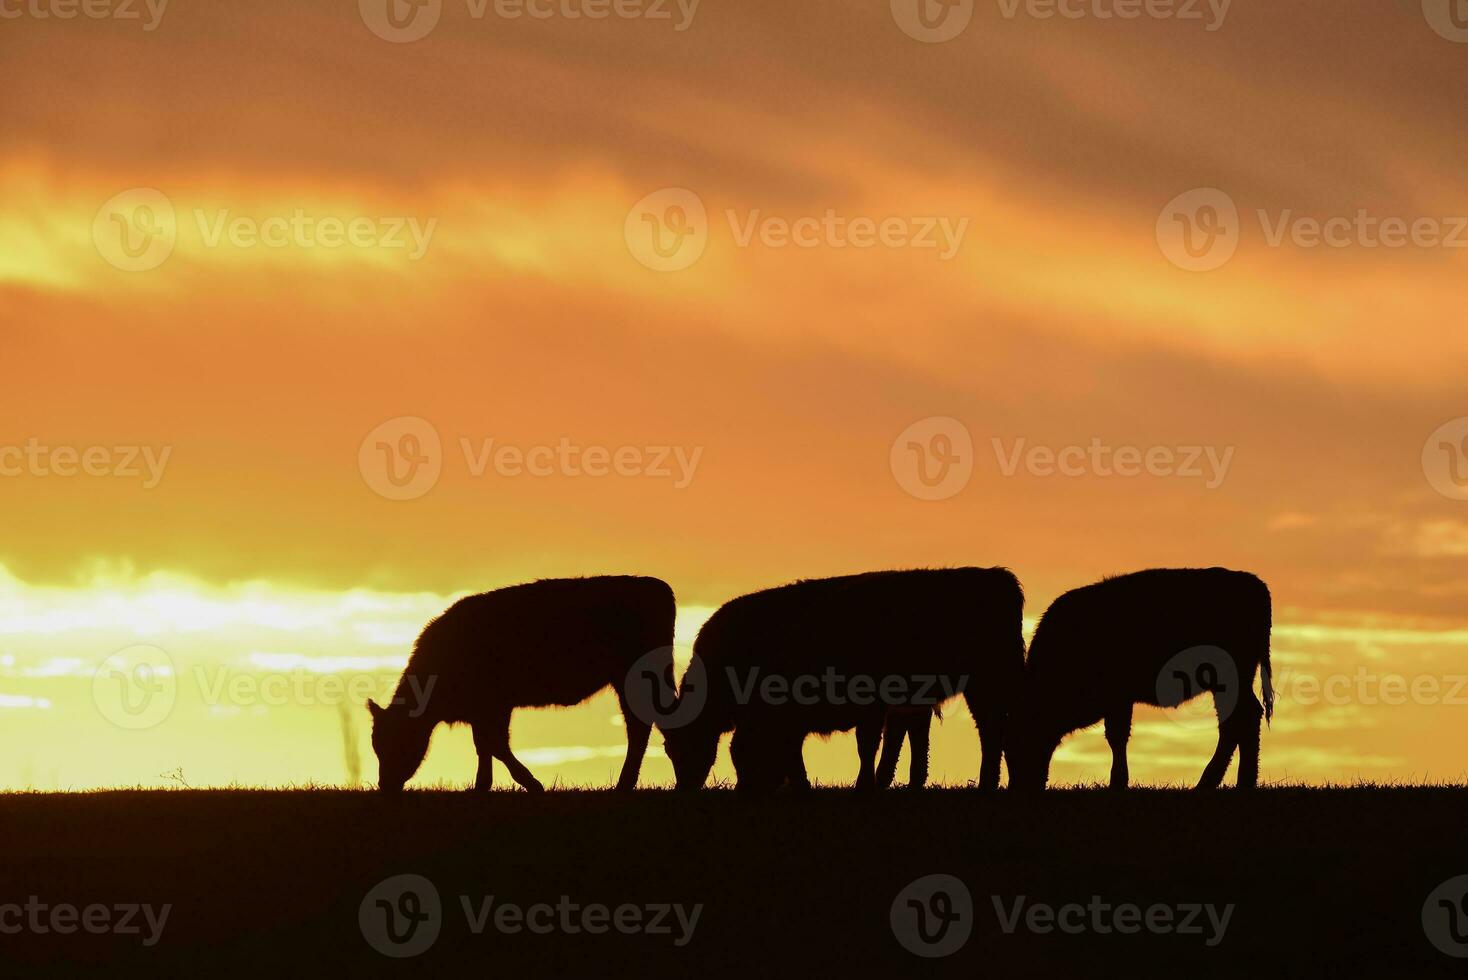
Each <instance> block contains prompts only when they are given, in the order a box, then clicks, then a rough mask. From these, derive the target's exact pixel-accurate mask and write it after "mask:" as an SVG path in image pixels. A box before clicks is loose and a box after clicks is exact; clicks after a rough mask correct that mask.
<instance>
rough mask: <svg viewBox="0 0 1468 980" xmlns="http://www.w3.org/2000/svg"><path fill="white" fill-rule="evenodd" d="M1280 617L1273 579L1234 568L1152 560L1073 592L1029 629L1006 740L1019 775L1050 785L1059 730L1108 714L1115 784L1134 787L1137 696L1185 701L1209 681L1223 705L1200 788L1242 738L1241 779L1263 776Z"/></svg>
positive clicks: (1025, 784)
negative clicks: (1272, 653)
mask: <svg viewBox="0 0 1468 980" xmlns="http://www.w3.org/2000/svg"><path fill="white" fill-rule="evenodd" d="M1270 622H1271V613H1270V599H1269V588H1268V587H1267V586H1266V585H1265V584H1264V583H1263V582H1262V581H1261V580H1260V579H1259V578H1257V577H1256V576H1254V575H1251V574H1249V573H1248V572H1236V571H1231V570H1229V569H1226V568H1154V569H1150V570H1148V571H1142V572H1134V573H1132V574H1130V575H1119V576H1116V577H1114V578H1108V579H1103V580H1102V581H1100V582H1097V583H1096V584H1094V585H1088V586H1085V587H1084V588H1080V589H1073V590H1072V591H1070V592H1067V593H1065V594H1064V595H1062V596H1061V597H1060V598H1058V599H1056V600H1055V602H1054V603H1052V604H1051V606H1050V608H1049V609H1047V610H1046V611H1045V615H1044V616H1042V617H1041V618H1040V623H1039V626H1038V627H1036V629H1035V636H1034V639H1033V640H1031V641H1030V653H1029V660H1028V663H1027V664H1026V669H1025V682H1024V689H1023V694H1022V695H1021V697H1020V700H1019V704H1018V705H1017V706H1016V710H1015V713H1014V717H1013V719H1012V720H1011V723H1010V726H1009V741H1008V742H1007V743H1006V744H1005V752H1004V754H1005V757H1006V758H1007V759H1008V760H1009V778H1010V785H1011V786H1013V787H1015V788H1017V789H1043V788H1044V786H1045V782H1046V780H1047V779H1048V776H1049V771H1050V759H1051V757H1052V756H1053V755H1054V754H1055V750H1056V748H1057V747H1058V746H1059V745H1060V742H1061V739H1063V738H1064V737H1065V736H1066V735H1068V734H1070V733H1071V732H1073V731H1076V730H1077V729H1080V728H1085V727H1087V726H1088V725H1094V724H1095V723H1096V722H1098V721H1104V722H1105V726H1106V741H1107V742H1108V743H1109V744H1110V746H1111V753H1112V761H1111V786H1112V788H1114V789H1121V788H1125V786H1126V785H1127V780H1128V773H1127V761H1126V746H1127V740H1128V739H1129V738H1130V737H1131V727H1132V706H1133V705H1134V704H1138V703H1140V704H1152V705H1158V706H1161V707H1167V708H1171V707H1176V706H1177V705H1179V704H1181V703H1183V702H1184V701H1187V700H1189V699H1190V698H1193V697H1196V696H1198V695H1200V694H1202V693H1203V692H1204V691H1208V692H1210V693H1212V694H1213V699H1214V705H1215V707H1216V708H1218V748H1217V751H1215V752H1214V753H1213V759H1212V761H1210V762H1209V763H1208V766H1207V768H1206V769H1204V771H1203V776H1202V778H1201V779H1200V780H1199V781H1198V788H1199V789H1211V788H1213V787H1215V786H1217V785H1218V784H1219V783H1220V782H1222V780H1223V774H1224V772H1225V771H1226V770H1227V769H1228V763H1229V760H1230V759H1231V758H1232V757H1233V753H1234V750H1235V749H1236V748H1237V749H1239V750H1240V751H1239V786H1240V787H1252V786H1254V785H1256V784H1257V783H1258V781H1259V720H1260V718H1261V717H1262V718H1265V719H1268V718H1271V717H1273V714H1274V688H1273V686H1272V681H1271V670H1270V664H1269V631H1270ZM1256 670H1260V671H1261V673H1262V687H1263V694H1264V704H1263V706H1262V707H1261V706H1260V704H1259V700H1258V699H1257V698H1256V697H1255V696H1254V672H1255V671H1256Z"/></svg>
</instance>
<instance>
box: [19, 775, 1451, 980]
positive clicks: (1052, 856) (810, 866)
mask: <svg viewBox="0 0 1468 980" xmlns="http://www.w3.org/2000/svg"><path fill="white" fill-rule="evenodd" d="M1465 815H1468V791H1464V790H1459V789H1432V788H1423V789H1416V788H1400V789H1364V788H1363V789H1343V790H1304V789H1269V790H1262V791H1260V792H1257V793H1255V794H1253V795H1240V794H1239V793H1237V792H1235V791H1232V790H1224V791H1220V792H1218V793H1215V794H1212V795H1198V794H1194V793H1190V792H1182V791H1172V790H1133V791H1131V792H1128V793H1125V794H1112V793H1108V792H1106V791H1103V790H1070V791H1051V792H1049V793H1046V794H1045V795H1043V796H1042V797H1039V798H1029V799H1022V798H1015V797H1012V796H1010V795H1008V794H1007V793H1003V792H1001V793H999V794H996V795H990V796H984V795H980V794H978V793H976V792H974V791H971V790H957V789H949V790H929V791H926V792H922V793H916V794H910V793H907V792H905V791H890V792H887V793H885V794H880V795H878V796H874V797H872V798H858V797H857V796H855V795H854V794H853V793H852V792H851V791H842V790H817V791H815V792H812V793H808V794H805V795H798V794H797V795H789V796H778V797H775V798H772V799H758V800H750V799H745V798H741V797H737V796H735V795H734V794H733V793H730V792H725V791H709V792H704V793H701V794H697V795H693V796H676V795H674V794H672V793H669V792H659V791H643V792H639V793H637V794H635V795H633V796H630V797H625V796H618V795H615V794H613V793H610V792H572V791H561V792H551V793H548V794H546V795H544V796H541V797H531V796H528V795H526V794H524V793H519V792H514V793H511V792H496V793H493V794H490V795H489V796H471V795H468V794H464V793H448V792H409V793H407V794H405V795H403V796H402V797H400V798H396V799H389V798H382V797H379V796H377V795H375V794H373V793H368V792H333V791H299V792H253V791H230V792H194V791H177V792H114V793H98V794H90V795H28V794H22V795H11V796H0V828H3V837H0V840H3V845H0V846H3V848H4V857H3V860H4V863H3V868H4V873H3V879H0V880H3V889H0V905H4V904H5V903H16V904H18V905H22V906H24V905H25V903H26V902H27V900H28V898H29V896H32V895H34V896H36V897H37V899H38V900H39V901H40V902H42V903H46V905H47V906H48V908H52V907H55V906H59V905H63V904H68V903H69V904H70V905H74V906H77V907H78V908H80V909H85V907H86V906H88V905H91V904H94V903H97V904H101V905H105V906H109V907H113V906H118V905H125V904H128V903H139V904H141V903H148V904H151V905H152V906H153V907H154V909H155V910H156V909H158V908H159V907H161V906H162V905H164V904H171V905H172V907H173V908H172V910H171V912H170V914H169V917H168V919H167V921H166V925H165V926H164V928H163V929H162V931H161V934H160V938H159V939H158V941H157V943H156V945H154V946H153V947H151V948H144V947H143V941H144V939H145V938H146V937H147V936H148V934H149V933H150V928H149V926H148V924H147V922H146V920H145V919H144V918H143V917H142V915H141V914H139V915H138V916H137V918H136V919H135V921H134V924H135V925H138V926H139V927H140V931H139V933H137V934H128V935H118V934H114V933H105V934H97V935H92V934H87V933H85V932H82V931H78V932H77V933H76V934H74V935H69V936H57V935H55V934H52V933H48V934H45V935H41V934H38V933H37V932H36V931H35V930H33V929H31V928H28V927H27V928H25V929H23V931H21V932H19V933H15V934H3V935H0V956H3V961H4V967H5V968H4V970H3V971H0V972H3V975H5V976H16V975H28V974H31V973H37V974H40V973H47V974H50V975H57V972H56V971H57V967H58V966H60V965H62V964H74V965H75V966H74V967H73V969H72V970H63V971H62V975H64V974H66V973H71V972H77V968H78V967H82V966H85V965H87V964H91V965H95V966H96V967H112V968H116V967H121V968H122V969H123V970H125V972H126V973H127V974H129V975H133V974H138V973H150V972H156V973H157V974H158V975H167V976H174V975H184V974H187V975H195V976H198V975H204V976H208V975H216V974H228V975H274V976H299V975H308V974H316V975H322V976H341V975H346V973H347V972H348V971H349V970H350V971H351V972H352V973H355V974H356V975H359V976H361V975H367V976H371V975H380V974H388V973H407V972H410V971H411V972H417V971H421V970H424V969H428V970H430V971H432V972H431V973H429V974H426V975H433V973H438V972H446V971H464V972H466V973H467V972H468V971H472V972H473V975H475V976H491V977H495V976H498V977H504V976H548V977H554V976H560V975H578V976H580V975H598V974H610V975H617V976H624V975H625V976H636V975H657V976H664V975H679V974H681V975H688V976H695V977H707V976H724V975H730V974H736V973H737V974H747V975H750V976H756V975H758V976H764V975H770V976H789V975H797V976H799V975H812V976H835V975H840V974H849V975H857V976H875V975H891V976H905V975H910V974H916V973H920V972H930V971H938V972H943V973H953V974H961V975H966V976H971V977H972V976H1001V975H1002V976H1051V977H1069V976H1078V975H1081V974H1082V973H1092V974H1094V975H1096V976H1103V975H1123V976H1137V977H1145V976H1162V975H1182V976H1188V975H1205V976H1213V975H1220V976H1221V975H1225V974H1228V975H1251V974H1252V975H1259V976H1273V975H1278V974H1282V973H1284V972H1285V971H1287V970H1292V969H1299V970H1308V971H1310V973H1311V974H1315V973H1319V974H1321V975H1348V976H1354V975H1361V976H1380V977H1390V976H1422V975H1436V974H1441V975H1449V974H1461V973H1463V972H1464V971H1465V969H1468V961H1464V960H1458V959H1453V958H1450V957H1449V956H1447V955H1445V954H1443V953H1441V952H1439V951H1438V950H1437V949H1435V948H1434V947H1433V945H1431V944H1430V943H1429V941H1428V939H1427V937H1426V934H1425V932H1424V927H1423V919H1422V911H1423V904H1424V902H1425V901H1426V899H1427V897H1428V895H1429V893H1431V892H1432V891H1433V890H1434V889H1435V888H1437V886H1439V885H1440V884H1442V883H1443V882H1445V881H1446V880H1448V879H1450V878H1453V877H1455V876H1457V875H1460V874H1468V841H1465V819H1464V818H1465ZM404 873H415V874H419V875H423V876H425V877H426V878H428V879H429V880H431V881H432V883H433V885H434V886H435V888H436V890H437V893H438V895H439V897H440V899H441V908H442V915H441V918H440V919H439V920H436V921H437V924H438V925H439V927H440V931H439V934H438V936H437V939H436V941H434V942H433V943H432V945H431V946H430V947H429V948H428V949H427V950H426V951H424V952H423V953H421V954H420V955H418V956H416V957H412V958H407V959H393V958H389V957H388V956H385V955H383V954H381V953H379V952H377V951H376V950H375V949H374V948H373V947H372V946H371V945H369V943H368V940H367V939H366V938H364V932H363V929H362V927H361V926H360V925H359V921H358V912H359V907H360V906H361V905H362V904H363V900H364V898H365V897H366V896H367V893H368V891H369V890H371V889H372V888H373V887H374V886H375V885H376V884H377V883H378V882H380V881H382V880H383V879H385V878H388V877H390V876H393V875H398V874H404ZM940 873H941V874H948V875H953V876H955V877H957V878H958V879H961V880H962V881H963V882H964V883H965V884H966V886H967V888H968V890H969V892H970V893H971V896H972V905H971V907H970V908H971V913H970V914H969V916H968V917H967V919H961V920H959V921H958V922H957V923H956V924H954V925H951V926H950V932H948V933H943V934H941V935H942V938H941V939H938V940H937V941H939V942H942V941H950V942H951V941H956V939H957V938H959V937H960V936H961V934H962V931H963V930H965V929H969V928H971V930H972V932H971V935H970V936H969V938H968V939H967V942H966V943H964V944H963V945H962V947H961V948H959V949H958V950H957V951H956V952H954V953H952V954H951V955H948V956H946V957H944V958H938V959H924V958H919V957H918V956H916V955H914V954H913V953H911V952H909V951H908V950H907V949H905V948H904V946H903V945H902V944H901V943H900V942H899V940H898V938H897V937H896V934H895V933H894V929H893V926H892V923H891V917H890V916H891V910H892V906H893V903H894V899H896V897H897V895H898V893H899V892H900V891H902V890H903V889H904V888H905V887H906V886H908V885H909V883H911V882H913V881H914V880H915V879H918V878H920V877H922V876H926V875H932V874H940ZM491 895H492V896H494V897H495V901H496V908H497V907H498V906H499V905H500V904H503V903H507V902H508V903H514V904H516V905H518V906H521V907H522V908H524V909H529V907H530V906H533V905H535V904H536V903H541V902H544V903H548V904H549V905H551V906H553V907H555V906H557V904H558V902H560V897H561V896H562V895H565V896H567V897H568V901H569V902H572V903H575V904H576V905H577V906H578V908H577V910H575V911H574V912H572V911H566V912H565V913H564V916H563V910H561V909H556V910H555V911H554V915H553V918H548V917H550V916H552V913H551V912H549V911H544V912H540V913H532V914H535V915H538V918H536V920H535V921H536V923H537V925H538V926H540V927H546V926H547V925H551V927H552V928H554V929H555V931H553V932H550V933H549V934H534V933H531V932H529V931H528V930H525V929H524V928H523V927H522V929H521V931H520V932H518V933H508V932H500V931H497V930H496V928H495V925H494V922H493V914H491V920H490V921H489V922H488V923H487V924H486V925H485V928H484V931H483V932H482V934H478V935H476V934H474V933H473V932H472V931H471V928H470V924H469V920H468V918H466V913H465V909H464V907H463V905H462V903H461V896H469V897H470V900H471V908H472V909H474V910H476V914H477V909H478V908H479V907H480V906H479V903H481V902H482V901H483V900H484V899H485V898H486V897H487V896H491ZM995 895H997V896H1000V898H1001V901H1002V903H1003V906H1004V909H1005V914H1006V915H1009V914H1010V911H1011V910H1012V908H1013V906H1014V903H1015V901H1016V900H1017V899H1018V898H1019V896H1026V899H1025V901H1026V903H1027V907H1028V906H1029V905H1032V904H1033V903H1037V902H1040V903H1046V904H1048V905H1053V906H1057V907H1059V906H1062V905H1065V904H1067V903H1078V904H1080V905H1083V906H1085V905H1088V904H1090V903H1092V902H1093V898H1092V896H1099V901H1100V902H1104V903H1106V904H1107V905H1108V906H1117V905H1121V904H1124V903H1134V904H1136V905H1137V906H1139V907H1140V908H1141V909H1142V910H1144V911H1143V912H1142V913H1141V914H1142V915H1143V916H1145V914H1146V912H1145V910H1146V909H1147V908H1148V907H1149V906H1154V905H1158V904H1162V905H1168V906H1172V907H1173V911H1171V912H1169V913H1167V914H1169V915H1171V916H1173V917H1174V918H1173V921H1174V923H1178V924H1180V923H1181V921H1182V919H1183V918H1184V917H1186V916H1188V915H1189V914H1190V913H1189V912H1188V911H1187V909H1185V908H1184V906H1188V905H1192V904H1200V905H1208V904H1212V905H1213V906H1214V907H1215V910H1217V911H1220V912H1221V910H1222V909H1223V908H1224V907H1225V906H1227V905H1229V904H1232V905H1233V906H1234V909H1233V911H1232V913H1231V916H1230V918H1229V919H1228V921H1227V926H1226V929H1225V931H1224V932H1223V935H1222V938H1221V940H1219V941H1218V942H1217V944H1216V945H1215V946H1213V947H1209V946H1208V945H1207V943H1208V941H1209V940H1210V939H1212V938H1215V936H1214V935H1213V934H1214V933H1215V932H1216V930H1215V928H1214V927H1213V926H1212V925H1210V922H1209V919H1208V917H1207V915H1206V913H1201V914H1199V916H1198V917H1197V919H1196V920H1195V923H1194V924H1195V926H1196V927H1197V928H1198V929H1199V930H1200V932H1198V933H1190V934H1187V935H1179V934H1176V933H1172V934H1157V933H1149V932H1148V931H1147V930H1146V929H1145V928H1144V927H1143V928H1142V929H1141V931H1139V932H1137V933H1135V934H1122V933H1119V932H1111V933H1109V934H1100V933H1099V932H1097V931H1095V930H1094V929H1093V928H1092V923H1093V922H1094V921H1100V922H1101V923H1102V925H1103V926H1106V925H1109V924H1117V921H1118V920H1116V919H1115V918H1107V915H1108V913H1106V912H1105V911H1102V912H1100V913H1097V914H1098V915H1100V918H1099V919H1096V918H1095V917H1094V916H1093V913H1092V911H1091V910H1089V909H1088V910H1086V911H1085V912H1084V914H1083V918H1082V919H1078V918H1077V915H1078V914H1079V913H1074V912H1073V913H1069V917H1068V918H1067V922H1068V923H1069V924H1070V925H1071V926H1072V927H1074V926H1075V925H1077V923H1078V922H1083V923H1084V928H1085V929H1087V930H1088V931H1084V932H1080V933H1075V934H1073V933H1065V932H1061V931H1059V930H1055V931H1051V932H1049V933H1038V932H1031V931H1028V929H1027V927H1026V925H1025V923H1024V922H1023V921H1021V922H1020V924H1019V926H1018V928H1017V929H1016V930H1015V931H1014V932H1013V933H1011V934H1006V933H1005V932H1004V931H1002V929H1001V927H1000V924H999V918H998V916H997V915H996V912H995V907H994V900H993V898H992V896H995ZM386 901H387V902H388V905H389V906H391V907H392V908H394V910H395V911H401V912H404V913H406V912H413V911H418V912H419V913H420V914H426V913H424V912H422V911H421V910H422V909H423V908H424V906H422V905H421V904H420V905H416V906H415V905H411V904H405V903H403V902H402V901H401V900H398V899H396V898H395V897H394V898H393V899H391V900H386ZM598 903H599V904H601V905H605V906H607V907H609V908H611V909H613V910H615V908H616V907H617V906H619V905H626V904H630V905H636V906H640V907H643V909H639V910H638V915H639V916H641V917H642V921H644V922H645V921H648V920H650V919H651V918H652V917H654V916H656V915H657V913H656V910H654V909H651V908H650V907H651V906H654V905H662V904H667V905H672V904H675V903H681V904H682V905H683V907H684V909H685V912H686V911H688V910H691V908H692V906H694V905H696V904H699V903H701V904H702V906H703V909H702V912H701V914H700V915H699V917H698V919H697V922H696V925H695V927H694V929H693V931H692V935H691V939H689V940H688V941H687V942H686V945H684V946H682V947H678V946H676V945H675V942H676V941H677V940H678V939H679V938H680V937H681V936H682V935H683V934H684V933H685V930H684V929H683V928H682V927H681V926H680V925H679V922H678V920H677V918H676V916H675V915H674V914H673V913H668V915H667V916H666V918H665V919H664V921H663V923H662V924H663V925H664V926H666V927H668V928H669V929H670V932H669V933H667V934H656V935H652V934H645V933H625V932H624V933H619V932H618V931H617V930H616V929H615V928H610V929H609V930H608V931H607V932H606V933H605V934H597V935H593V934H588V933H586V932H580V933H577V934H568V933H567V932H565V931H564V930H563V929H562V928H561V926H560V922H562V921H568V922H570V923H571V924H572V925H573V926H574V927H576V928H580V927H581V926H582V925H591V926H593V927H595V926H599V925H602V923H601V922H600V920H599V919H598V918H597V917H596V916H595V914H593V917H592V918H591V919H586V918H584V917H582V916H583V913H584V911H585V909H584V908H583V907H585V906H592V905H596V904H598ZM944 903H946V904H944ZM1434 904H1435V903H1434ZM384 907H387V906H384ZM927 908H929V909H930V910H932V911H944V910H950V911H951V912H952V914H955V915H961V913H962V908H963V906H962V899H961V897H957V898H954V897H952V896H949V897H948V898H946V899H938V900H935V903H934V902H930V903H929V905H928V906H927ZM644 909H645V910H644ZM19 914H20V915H22V916H24V915H26V914H28V913H26V912H24V910H22V911H21V912H20V913H19ZM40 914H42V915H45V914H50V913H49V912H47V913H40ZM93 914H94V915H98V916H100V914H101V913H95V912H94V913H93ZM120 914H121V913H117V912H111V913H110V915H111V916H112V917H113V918H114V919H115V918H116V917H117V916H118V915H120ZM607 914H608V915H615V914H616V913H615V912H610V913H607ZM904 914H905V915H906V914H908V913H904ZM913 914H915V913H913ZM1163 914H1164V913H1163V912H1154V915H1155V916H1156V918H1155V920H1154V921H1156V922H1162V921H1163V919H1162V915H1163ZM15 915H16V913H11V917H10V918H5V917H4V913H3V912H0V925H3V926H11V925H13V924H14V923H15V922H16V921H18V920H17V919H16V918H15ZM385 915H386V913H385V912H383V911H382V910H381V908H379V907H377V906H375V904H373V903H369V918H370V917H371V916H376V917H378V919H382V918H384V917H385ZM623 915H624V923H630V922H631V915H632V913H631V912H630V911H624V913H623ZM1442 916H1443V921H1444V923H1446V916H1447V913H1446V911H1444V912H1443V913H1442ZM506 921H507V922H508V923H509V924H510V925H511V927H513V926H514V925H515V924H516V920H514V919H513V918H511V919H507V920H506ZM1037 921H1038V922H1040V924H1041V925H1042V926H1043V925H1044V920H1037ZM935 922H936V920H932V921H930V923H929V924H930V925H934V923H935ZM403 923H406V920H403ZM1120 924H1122V925H1126V924H1128V921H1127V920H1126V919H1125V918H1123V919H1122V920H1121V922H1120ZM1464 924H1465V925H1468V917H1465V919H1464ZM43 925H44V920H43ZM423 928H425V929H428V928H429V927H428V926H426V925H424V926H423ZM406 930H407V927H406V925H404V926H403V930H402V931H400V933H399V934H400V935H409V933H408V932H407V931H406ZM952 930H958V932H953V931H952ZM411 935H412V936H413V937H414V938H418V937H419V934H418V933H416V932H414V933H412V934H411ZM929 935H930V936H938V935H940V933H939V932H938V931H937V929H936V926H935V925H934V928H933V931H931V932H930V934H929ZM1465 939H1468V936H1465ZM407 941H408V942H412V941H413V939H409V940H407ZM88 972H90V971H88ZM115 972H116V971H114V973H115Z"/></svg>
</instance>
